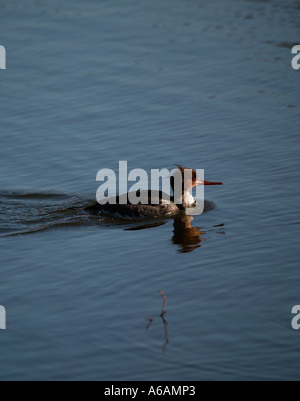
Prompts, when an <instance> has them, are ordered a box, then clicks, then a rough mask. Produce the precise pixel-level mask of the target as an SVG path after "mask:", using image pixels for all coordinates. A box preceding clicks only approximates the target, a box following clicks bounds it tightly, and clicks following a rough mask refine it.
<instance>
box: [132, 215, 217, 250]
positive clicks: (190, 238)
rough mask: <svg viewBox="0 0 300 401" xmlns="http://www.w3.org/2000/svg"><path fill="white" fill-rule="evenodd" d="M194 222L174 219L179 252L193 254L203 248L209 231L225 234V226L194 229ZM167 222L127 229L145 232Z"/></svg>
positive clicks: (183, 217) (182, 216)
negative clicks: (202, 244)
mask: <svg viewBox="0 0 300 401" xmlns="http://www.w3.org/2000/svg"><path fill="white" fill-rule="evenodd" d="M193 220H194V217H193V216H186V215H183V214H182V215H179V216H176V217H175V218H174V223H173V227H174V230H173V234H174V235H173V237H172V242H173V244H174V245H177V246H179V252H181V253H188V252H193V251H195V250H196V249H198V248H200V247H201V243H202V241H204V240H205V234H206V233H207V232H209V231H215V232H216V233H217V234H225V231H224V229H223V230H220V228H221V229H222V228H223V227H224V224H218V225H215V226H213V227H211V228H209V229H205V228H201V227H193V226H192V221H193ZM166 223H167V222H166V221H163V222H162V221H160V222H155V223H149V224H146V225H145V224H142V225H139V226H135V227H130V228H127V229H126V230H129V231H136V230H145V229H148V228H154V227H159V226H162V225H164V224H166Z"/></svg>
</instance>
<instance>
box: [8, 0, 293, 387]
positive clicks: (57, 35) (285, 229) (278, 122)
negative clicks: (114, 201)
mask: <svg viewBox="0 0 300 401" xmlns="http://www.w3.org/2000/svg"><path fill="white" fill-rule="evenodd" d="M0 21H1V23H0V33H1V35H0V42H1V45H4V46H5V47H6V50H7V69H6V70H5V71H4V70H1V72H0V88H1V89H0V91H1V107H0V116H1V132H0V160H1V162H0V173H1V174H0V206H1V208H0V223H1V224H0V304H1V305H3V306H5V307H6V310H7V330H6V331H1V334H0V379H1V380H12V379H20V380H32V379H39V380H42V379H47V380H54V379H67V380H82V379H91V380H108V379H111V380H117V379H121V380H162V379H163V380H188V379H190V380H193V379H194V380H203V379H209V380H215V379H225V380H229V379H237V380H242V379H260V380H262V379H269V380H275V379H293V380H298V379H299V373H298V371H299V369H298V365H299V363H298V361H299V357H300V346H299V335H300V334H299V333H298V332H296V331H293V330H292V328H291V319H292V315H291V309H292V307H293V306H294V305H297V304H299V303H300V299H299V284H300V273H299V256H300V255H299V253H300V252H299V228H300V220H299V213H298V206H299V195H300V190H299V178H300V177H299V176H300V174H299V171H300V169H299V167H300V156H299V148H300V146H299V145H300V142H299V128H300V121H299V100H300V99H299V90H298V80H299V78H300V76H299V72H298V71H294V70H293V69H292V68H291V59H292V55H291V48H292V46H293V45H294V44H295V43H297V41H298V42H299V4H298V2H297V1H294V0H288V1H285V2H282V1H277V0H274V1H247V0H242V1H237V0H229V1H226V2H224V1H221V0H214V1H210V2H204V1H200V0H197V1H196V0H166V1H164V2H163V3H162V2H161V1H157V0H153V1H151V2H149V1H144V0H142V1H140V0H139V1H138V0H128V1H126V2H124V1H120V0H112V1H104V0H102V1H97V2H96V1H92V0H88V1H85V2H84V3H83V2H81V1H79V0H74V1H73V2H72V7H70V4H69V2H67V1H56V0H55V1H52V2H51V3H50V2H46V1H42V0H41V1H34V0H28V1H26V3H20V2H19V1H16V0H9V1H6V0H0ZM119 160H128V163H129V168H130V169H131V168H144V169H145V170H147V171H150V170H151V169H152V168H164V167H166V168H168V169H172V168H174V165H175V164H177V163H180V164H183V165H187V166H189V167H194V168H204V169H205V176H206V179H209V180H215V181H223V182H224V184H225V185H224V186H223V187H208V188H207V189H206V197H207V199H210V200H212V201H213V202H214V203H215V204H216V208H215V209H214V210H212V211H210V212H207V213H204V214H202V215H201V216H196V217H195V218H194V220H193V221H181V220H178V219H175V220H174V219H168V220H165V221H155V222H147V223H143V224H135V223H126V222H121V221H111V220H109V219H106V220H103V219H95V218H91V217H89V216H87V215H86V214H85V213H82V212H80V207H81V206H85V205H87V204H90V203H91V202H92V201H93V200H94V199H95V194H96V190H97V187H98V183H97V182H96V174H97V171H98V170H99V169H101V168H112V169H117V167H118V162H119ZM160 290H162V291H163V293H164V294H165V296H166V298H167V304H166V308H165V309H166V313H165V315H164V319H165V321H164V320H163V319H162V318H161V316H160V314H161V311H162V304H163V299H162V296H161V293H160ZM149 319H152V320H149ZM151 322H152V323H151ZM149 323H151V324H150V325H149ZM166 323H167V324H166ZM166 329H167V330H166ZM167 338H168V342H167V341H166V339H167Z"/></svg>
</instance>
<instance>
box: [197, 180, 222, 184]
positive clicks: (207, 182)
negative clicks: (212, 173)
mask: <svg viewBox="0 0 300 401" xmlns="http://www.w3.org/2000/svg"><path fill="white" fill-rule="evenodd" d="M196 185H223V182H212V181H202V180H197V181H196Z"/></svg>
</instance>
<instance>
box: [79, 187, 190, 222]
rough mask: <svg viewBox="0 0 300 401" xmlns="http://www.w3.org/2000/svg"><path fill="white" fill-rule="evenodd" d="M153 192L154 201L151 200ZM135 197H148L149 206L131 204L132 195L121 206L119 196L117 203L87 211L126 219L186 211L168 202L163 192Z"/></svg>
mask: <svg viewBox="0 0 300 401" xmlns="http://www.w3.org/2000/svg"><path fill="white" fill-rule="evenodd" d="M151 192H152V199H151ZM134 195H138V196H143V197H147V199H148V203H147V204H141V203H139V204H137V205H133V204H131V203H130V202H129V197H130V194H127V203H126V204H121V203H120V198H119V196H117V198H116V203H113V204H112V203H109V201H108V203H106V204H105V205H101V204H99V203H97V204H95V205H92V206H90V207H88V208H86V209H85V210H86V211H87V212H89V213H92V214H94V215H109V216H112V217H119V218H125V219H134V220H135V219H147V218H156V217H168V216H173V215H176V214H178V213H180V212H181V211H183V210H184V208H183V207H182V205H176V204H175V203H174V201H172V200H170V201H169V203H168V202H167V199H168V195H167V194H165V193H164V192H161V191H141V192H140V193H138V194H136V193H134Z"/></svg>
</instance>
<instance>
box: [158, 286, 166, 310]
mask: <svg viewBox="0 0 300 401" xmlns="http://www.w3.org/2000/svg"><path fill="white" fill-rule="evenodd" d="M159 292H160V294H161V296H162V297H163V299H164V304H163V308H162V311H161V314H160V316H164V315H165V313H166V304H167V297H166V296H165V294H164V293H163V292H162V290H160V291H159Z"/></svg>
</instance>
